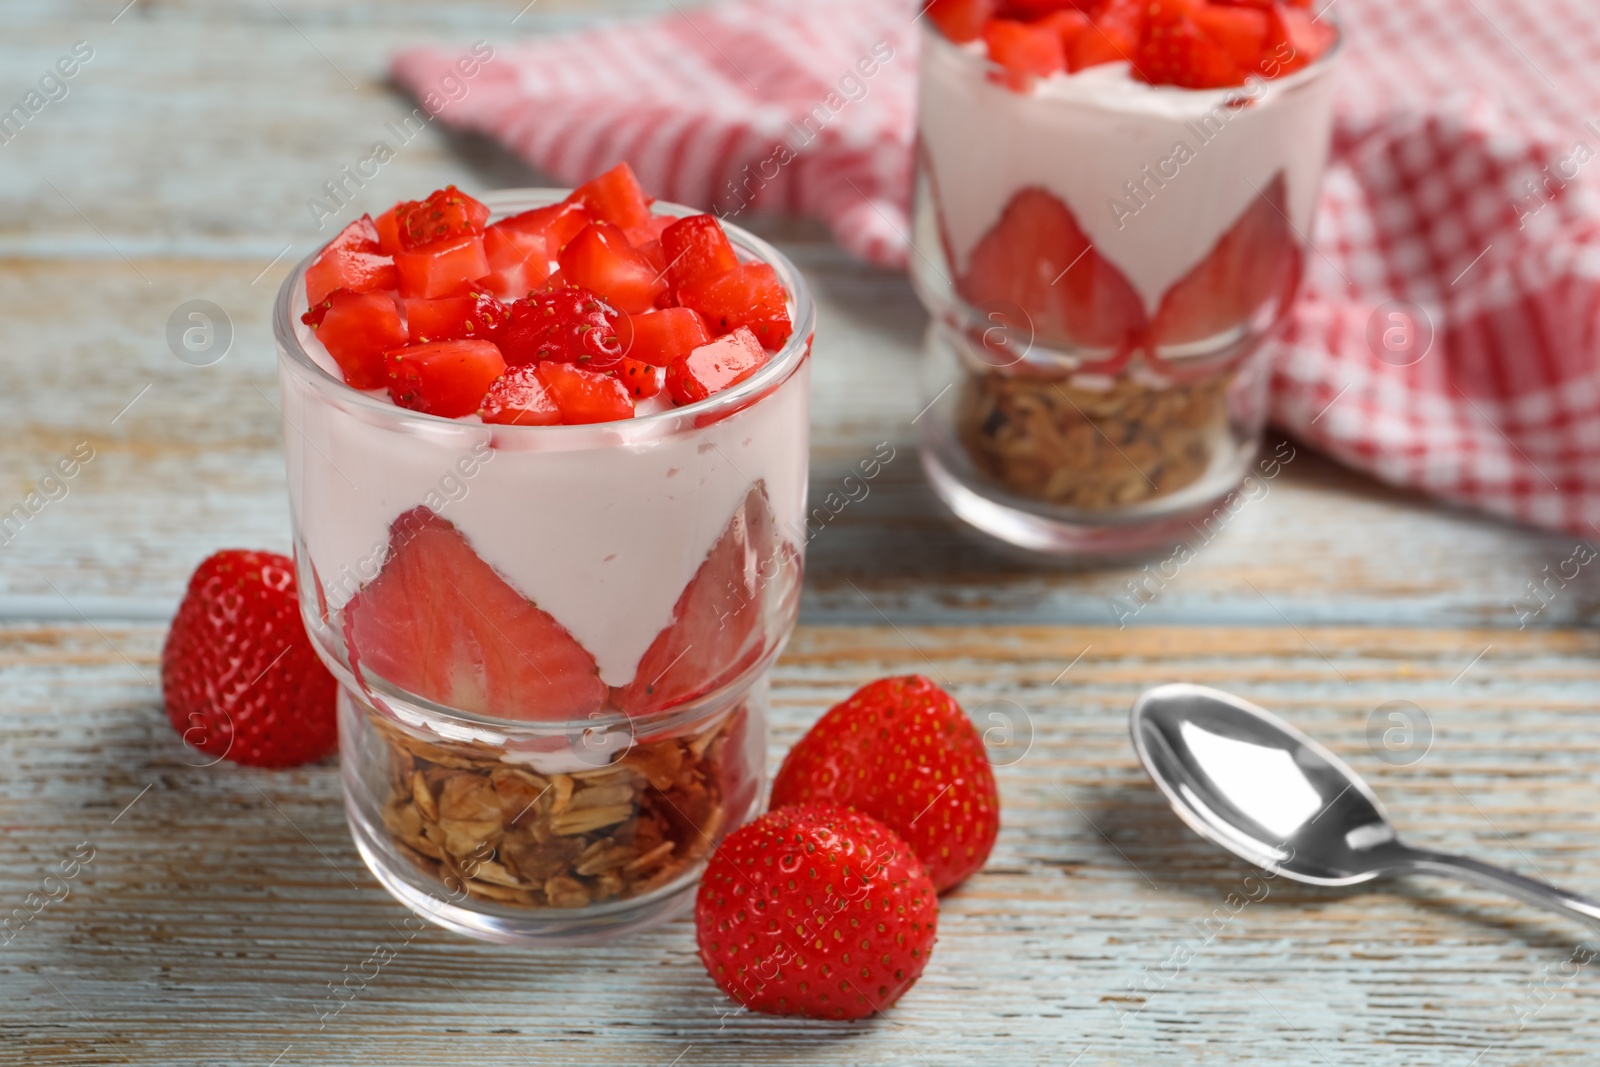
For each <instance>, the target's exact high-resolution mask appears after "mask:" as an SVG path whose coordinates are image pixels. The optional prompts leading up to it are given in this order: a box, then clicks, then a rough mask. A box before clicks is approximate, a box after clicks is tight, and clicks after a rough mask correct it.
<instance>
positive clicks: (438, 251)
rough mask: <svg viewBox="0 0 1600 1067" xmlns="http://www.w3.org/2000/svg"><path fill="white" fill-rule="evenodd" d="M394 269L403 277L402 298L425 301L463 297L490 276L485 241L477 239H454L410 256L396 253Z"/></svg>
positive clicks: (474, 237) (432, 245)
mask: <svg viewBox="0 0 1600 1067" xmlns="http://www.w3.org/2000/svg"><path fill="white" fill-rule="evenodd" d="M394 266H395V269H396V270H397V271H399V275H400V278H399V289H400V295H401V296H404V297H421V298H422V299H424V300H435V299H437V298H439V297H441V296H460V295H461V294H462V293H465V292H466V291H467V290H469V289H471V288H472V284H473V283H474V282H478V281H482V280H483V279H484V278H486V277H488V274H489V259H488V256H486V255H485V254H484V251H483V238H482V237H479V236H477V235H467V236H464V237H454V238H451V239H449V240H445V241H435V242H434V243H433V244H430V245H424V246H423V247H421V248H417V249H413V250H411V251H408V252H396V253H395V256H394Z"/></svg>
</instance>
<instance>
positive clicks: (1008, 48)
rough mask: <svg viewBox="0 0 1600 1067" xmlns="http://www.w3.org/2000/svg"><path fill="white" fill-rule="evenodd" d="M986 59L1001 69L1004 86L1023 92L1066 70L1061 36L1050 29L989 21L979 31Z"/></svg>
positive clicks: (1005, 20)
mask: <svg viewBox="0 0 1600 1067" xmlns="http://www.w3.org/2000/svg"><path fill="white" fill-rule="evenodd" d="M983 40H984V43H985V44H987V45H988V46H989V58H990V59H992V60H994V61H995V62H996V63H998V64H1000V65H1001V66H1002V67H1004V68H1005V80H1006V84H1007V85H1009V86H1011V88H1013V89H1016V90H1018V91H1019V92H1021V91H1026V90H1027V89H1028V88H1029V87H1030V86H1031V85H1032V84H1033V83H1034V81H1035V80H1036V79H1038V78H1045V77H1048V76H1050V75H1051V74H1054V73H1056V72H1057V71H1062V70H1066V69H1067V56H1066V52H1065V50H1064V47H1063V45H1062V41H1061V34H1060V33H1059V32H1057V31H1056V29H1055V28H1054V27H1052V26H1045V25H1041V24H1038V23H1032V22H1016V21H1013V20H1011V19H990V20H989V21H988V22H987V23H985V24H984V27H983Z"/></svg>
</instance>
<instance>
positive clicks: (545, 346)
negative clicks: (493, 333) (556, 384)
mask: <svg viewBox="0 0 1600 1067" xmlns="http://www.w3.org/2000/svg"><path fill="white" fill-rule="evenodd" d="M621 317H622V316H621V315H620V314H619V313H618V312H617V310H616V309H615V308H613V307H612V306H611V305H609V304H607V303H606V302H605V301H604V300H601V299H600V298H599V297H598V296H596V295H595V294H594V293H591V292H589V291H588V290H587V289H577V288H562V289H546V290H543V291H541V292H537V293H529V294H528V295H527V296H525V297H523V298H522V299H521V300H518V301H517V302H516V303H514V304H512V305H511V321H510V323H509V324H507V325H506V327H505V328H504V329H502V330H501V331H500V335H499V337H498V338H497V341H498V342H499V344H500V348H501V351H503V352H504V353H505V358H506V361H507V362H508V363H512V364H521V363H533V362H535V361H536V360H553V361H555V362H557V363H578V364H582V365H584V366H586V367H588V368H590V369H598V370H603V369H606V368H609V367H613V366H615V365H616V364H617V361H618V360H620V359H621V358H622V342H621V341H619V340H618V339H617V323H618V321H619V320H620V319H621Z"/></svg>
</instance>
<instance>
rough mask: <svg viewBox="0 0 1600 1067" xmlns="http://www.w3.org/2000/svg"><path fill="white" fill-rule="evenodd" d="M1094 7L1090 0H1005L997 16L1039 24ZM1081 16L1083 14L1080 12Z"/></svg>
mask: <svg viewBox="0 0 1600 1067" xmlns="http://www.w3.org/2000/svg"><path fill="white" fill-rule="evenodd" d="M1094 6H1095V5H1094V4H1093V3H1091V2H1090V0H1003V2H1002V3H1001V5H1000V10H999V11H997V12H995V14H996V15H998V16H999V17H1000V18H1006V19H1017V20H1019V21H1021V22H1038V21H1040V20H1042V19H1046V18H1049V17H1050V16H1051V15H1056V14H1060V13H1061V12H1063V11H1079V8H1080V7H1086V8H1092V7H1094ZM1079 14H1082V12H1081V11H1079ZM1085 17H1086V18H1087V17H1088V16H1085Z"/></svg>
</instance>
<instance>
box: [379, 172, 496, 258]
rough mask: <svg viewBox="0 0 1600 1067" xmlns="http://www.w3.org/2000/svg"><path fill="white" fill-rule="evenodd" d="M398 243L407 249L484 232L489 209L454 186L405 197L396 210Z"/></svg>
mask: <svg viewBox="0 0 1600 1067" xmlns="http://www.w3.org/2000/svg"><path fill="white" fill-rule="evenodd" d="M395 221H396V222H397V223H398V226H399V230H400V245H401V247H402V248H404V249H406V250H408V251H409V250H411V249H415V248H421V247H423V246H424V245H431V244H433V243H434V242H436V241H449V240H453V239H455V238H458V237H473V236H476V235H478V234H481V233H483V226H484V223H486V222H488V221H489V209H488V208H487V207H485V206H484V205H483V204H481V203H479V202H478V201H476V200H474V199H473V198H472V197H470V196H468V195H467V194H466V193H463V192H462V191H461V190H460V189H457V188H456V187H455V186H453V185H447V186H445V187H444V188H443V189H439V190H437V191H435V192H432V193H429V194H428V198H427V199H426V200H408V201H406V202H405V203H404V204H401V205H400V206H399V207H398V208H397V209H396V219H395Z"/></svg>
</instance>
